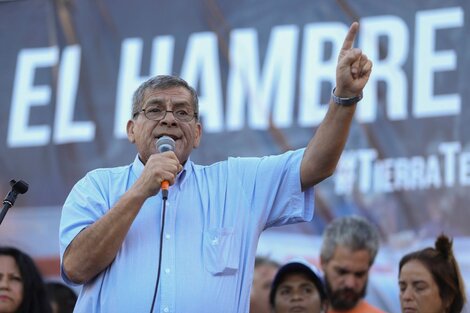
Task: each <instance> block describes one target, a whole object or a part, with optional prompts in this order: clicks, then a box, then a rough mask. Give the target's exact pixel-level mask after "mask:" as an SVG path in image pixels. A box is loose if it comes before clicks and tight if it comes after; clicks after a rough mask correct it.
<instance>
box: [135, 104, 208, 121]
mask: <svg viewBox="0 0 470 313" xmlns="http://www.w3.org/2000/svg"><path fill="white" fill-rule="evenodd" d="M149 108H151V107H147V108H145V109H141V110H140V111H137V112H135V113H134V114H132V117H133V118H135V117H136V116H137V115H139V114H140V113H142V112H144V116H145V118H146V119H148V120H151V121H156V122H158V121H161V120H163V119H164V118H165V117H166V115H167V113H168V112H171V114H173V117H174V118H175V119H176V120H177V121H178V122H181V123H189V122H191V121H192V120H193V119H196V120H197V119H198V117H199V114H198V112H194V113H193V115H190V116H191V119H190V120H188V121H182V120H180V119H179V118H178V117H176V115H175V113H174V111H175V110H162V111H165V114H163V116H162V117H161V118H160V119H157V120H155V119H151V118H149V117H148V116H147V109H149Z"/></svg>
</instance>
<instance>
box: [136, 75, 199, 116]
mask: <svg viewBox="0 0 470 313" xmlns="http://www.w3.org/2000/svg"><path fill="white" fill-rule="evenodd" d="M173 87H183V88H186V89H187V90H188V91H189V93H190V94H191V97H192V104H193V108H194V112H195V113H196V119H197V118H198V116H199V100H198V96H197V92H196V90H195V89H194V88H193V87H191V86H190V85H189V84H188V82H187V81H185V80H184V79H182V78H180V77H178V76H172V75H157V76H154V77H151V78H149V79H148V80H146V81H145V82H143V83H142V84H141V85H140V86H139V88H137V90H136V91H135V92H134V95H133V97H132V116H133V117H134V116H135V115H136V114H137V113H139V111H140V110H142V106H143V104H144V103H143V102H144V98H145V93H146V91H147V90H164V89H169V88H173Z"/></svg>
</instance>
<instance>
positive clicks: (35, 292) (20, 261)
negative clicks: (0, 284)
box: [0, 247, 52, 313]
mask: <svg viewBox="0 0 470 313" xmlns="http://www.w3.org/2000/svg"><path fill="white" fill-rule="evenodd" d="M2 255H5V256H11V257H12V258H13V259H14V260H15V263H16V265H17V266H18V269H19V270H20V274H21V279H22V281H23V301H22V302H21V305H20V307H19V308H18V310H17V312H21V313H51V312H52V309H51V306H50V304H49V300H48V299H47V295H46V289H45V287H44V282H43V280H42V276H41V274H40V273H39V271H38V269H37V267H36V265H35V264H34V261H33V260H32V259H31V257H30V256H29V255H27V254H26V253H24V252H22V251H20V250H18V249H16V248H13V247H0V256H2Z"/></svg>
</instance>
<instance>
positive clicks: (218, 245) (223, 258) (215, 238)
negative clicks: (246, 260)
mask: <svg viewBox="0 0 470 313" xmlns="http://www.w3.org/2000/svg"><path fill="white" fill-rule="evenodd" d="M239 255H240V247H239V245H238V244H237V236H236V232H235V230H234V228H233V227H223V228H213V229H210V230H207V231H205V232H204V259H205V262H204V263H205V268H206V270H207V271H208V272H210V273H211V274H212V275H217V276H222V275H233V274H235V273H236V272H237V271H238V263H239Z"/></svg>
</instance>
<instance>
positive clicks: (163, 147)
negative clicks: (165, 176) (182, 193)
mask: <svg viewBox="0 0 470 313" xmlns="http://www.w3.org/2000/svg"><path fill="white" fill-rule="evenodd" d="M155 145H156V146H157V151H158V152H159V153H163V152H167V151H175V141H174V140H173V138H171V137H169V136H162V137H160V138H158V140H157V142H156V144H155ZM169 186H170V183H169V182H168V181H167V180H164V181H162V186H161V189H162V198H163V200H166V199H168V187H169Z"/></svg>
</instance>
